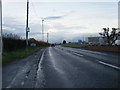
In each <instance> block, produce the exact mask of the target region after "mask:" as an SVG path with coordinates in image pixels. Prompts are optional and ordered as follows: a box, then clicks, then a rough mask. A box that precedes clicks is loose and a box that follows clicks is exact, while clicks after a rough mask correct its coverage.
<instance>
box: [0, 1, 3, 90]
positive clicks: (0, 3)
mask: <svg viewBox="0 0 120 90" xmlns="http://www.w3.org/2000/svg"><path fill="white" fill-rule="evenodd" d="M0 29H1V30H0V31H1V32H0V90H1V89H2V53H3V42H2V0H0Z"/></svg>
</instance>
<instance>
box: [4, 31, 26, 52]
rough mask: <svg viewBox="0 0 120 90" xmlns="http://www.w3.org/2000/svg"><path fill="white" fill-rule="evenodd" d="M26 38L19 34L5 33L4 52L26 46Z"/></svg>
mask: <svg viewBox="0 0 120 90" xmlns="http://www.w3.org/2000/svg"><path fill="white" fill-rule="evenodd" d="M25 45H26V43H25V40H23V39H22V38H20V37H19V36H18V35H15V34H12V33H10V34H7V33H5V34H3V50H4V52H6V51H7V52H9V51H14V50H17V49H23V48H25Z"/></svg>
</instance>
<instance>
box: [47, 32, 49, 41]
mask: <svg viewBox="0 0 120 90" xmlns="http://www.w3.org/2000/svg"><path fill="white" fill-rule="evenodd" d="M48 39H49V33H47V43H48Z"/></svg>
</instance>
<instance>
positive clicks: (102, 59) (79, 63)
mask: <svg viewBox="0 0 120 90" xmlns="http://www.w3.org/2000/svg"><path fill="white" fill-rule="evenodd" d="M119 58H120V56H119V55H118V54H115V53H106V52H98V51H90V50H84V49H75V48H66V47H59V46H57V47H49V48H45V49H42V50H40V51H38V52H36V53H35V54H33V55H31V56H29V57H27V58H25V59H21V60H17V61H14V62H12V63H10V64H8V65H6V66H4V67H3V87H4V88H118V87H120V77H119V75H120V63H119V61H118V60H119Z"/></svg>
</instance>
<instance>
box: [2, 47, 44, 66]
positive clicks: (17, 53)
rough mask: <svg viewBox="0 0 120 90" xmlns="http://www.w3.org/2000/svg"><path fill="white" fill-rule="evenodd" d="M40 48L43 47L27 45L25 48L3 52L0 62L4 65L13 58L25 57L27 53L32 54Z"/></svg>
mask: <svg viewBox="0 0 120 90" xmlns="http://www.w3.org/2000/svg"><path fill="white" fill-rule="evenodd" d="M42 48H44V47H29V48H28V49H27V50H26V49H21V50H16V51H12V52H4V53H3V55H2V63H3V65H4V64H7V63H9V62H12V61H14V60H17V59H22V58H25V57H27V56H29V55H32V54H33V53H35V52H36V51H38V50H40V49H42Z"/></svg>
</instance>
